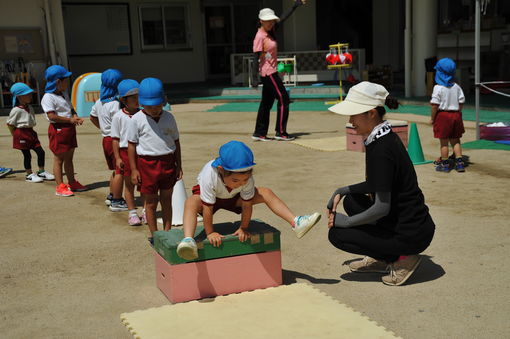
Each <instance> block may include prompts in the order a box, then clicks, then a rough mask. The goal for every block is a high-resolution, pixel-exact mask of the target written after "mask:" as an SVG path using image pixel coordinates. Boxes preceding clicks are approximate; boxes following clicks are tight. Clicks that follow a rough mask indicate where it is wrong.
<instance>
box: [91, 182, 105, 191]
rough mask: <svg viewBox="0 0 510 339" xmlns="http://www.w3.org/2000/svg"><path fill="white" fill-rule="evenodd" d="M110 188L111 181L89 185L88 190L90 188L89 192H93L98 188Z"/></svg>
mask: <svg viewBox="0 0 510 339" xmlns="http://www.w3.org/2000/svg"><path fill="white" fill-rule="evenodd" d="M108 186H110V182H109V181H98V182H93V183H90V184H87V188H88V190H87V191H93V190H95V189H98V188H101V187H108Z"/></svg>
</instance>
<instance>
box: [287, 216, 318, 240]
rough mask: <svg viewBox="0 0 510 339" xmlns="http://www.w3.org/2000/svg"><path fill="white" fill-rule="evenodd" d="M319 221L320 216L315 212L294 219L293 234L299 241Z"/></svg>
mask: <svg viewBox="0 0 510 339" xmlns="http://www.w3.org/2000/svg"><path fill="white" fill-rule="evenodd" d="M320 219H321V215H320V214H319V213H317V212H315V213H314V214H310V215H302V216H298V217H296V218H295V219H294V232H296V235H297V237H298V238H300V239H301V238H302V237H303V236H304V235H305V234H306V232H308V231H309V230H310V229H311V228H312V227H313V226H314V225H315V224H316V223H317V222H318V221H319V220H320Z"/></svg>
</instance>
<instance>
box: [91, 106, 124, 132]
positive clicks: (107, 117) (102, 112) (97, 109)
mask: <svg viewBox="0 0 510 339" xmlns="http://www.w3.org/2000/svg"><path fill="white" fill-rule="evenodd" d="M119 110H120V103H119V102H118V101H117V100H113V101H110V102H105V103H102V102H101V100H97V101H96V103H95V104H94V106H92V110H91V111H90V115H91V116H93V117H96V118H98V119H99V128H101V135H102V136H103V137H109V136H110V130H111V127H112V118H113V116H114V115H115V113H117V112H118V111H119Z"/></svg>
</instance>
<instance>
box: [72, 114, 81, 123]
mask: <svg viewBox="0 0 510 339" xmlns="http://www.w3.org/2000/svg"><path fill="white" fill-rule="evenodd" d="M71 124H73V125H75V126H77V125H81V124H83V119H82V118H78V117H77V116H76V115H73V117H72V118H71Z"/></svg>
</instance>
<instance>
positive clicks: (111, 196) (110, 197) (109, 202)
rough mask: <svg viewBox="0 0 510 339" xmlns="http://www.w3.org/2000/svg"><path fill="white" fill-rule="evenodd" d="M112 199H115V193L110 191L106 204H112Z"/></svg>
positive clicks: (105, 200)
mask: <svg viewBox="0 0 510 339" xmlns="http://www.w3.org/2000/svg"><path fill="white" fill-rule="evenodd" d="M112 200H113V194H111V193H108V195H107V196H106V199H104V203H105V205H106V206H110V205H111V204H112Z"/></svg>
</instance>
